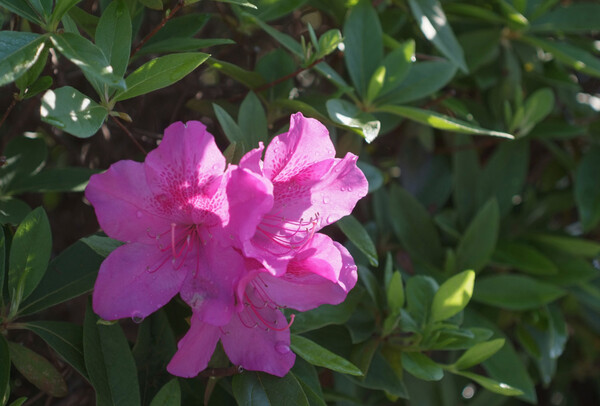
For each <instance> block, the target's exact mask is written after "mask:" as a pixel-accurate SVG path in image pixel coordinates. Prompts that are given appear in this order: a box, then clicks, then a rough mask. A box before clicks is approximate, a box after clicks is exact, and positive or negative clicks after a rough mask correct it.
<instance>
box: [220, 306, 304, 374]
mask: <svg viewBox="0 0 600 406" xmlns="http://www.w3.org/2000/svg"><path fill="white" fill-rule="evenodd" d="M257 311H258V312H260V317H261V318H263V319H264V320H268V321H269V323H270V324H276V325H278V326H285V325H287V320H286V319H285V317H284V316H283V314H282V313H281V312H280V311H279V310H274V309H270V308H268V307H267V308H264V309H259V310H257ZM254 321H256V322H257V324H256V325H254V326H253V325H252V324H249V323H252V322H254ZM275 322H277V323H275ZM221 342H222V343H223V348H224V349H225V352H226V353H227V356H228V357H229V359H230V360H231V362H232V363H233V364H235V365H241V366H242V367H243V368H244V369H248V370H251V371H263V372H267V373H269V374H272V375H277V376H280V377H281V376H284V375H285V374H287V373H288V372H289V370H290V369H291V368H292V366H293V365H294V362H295V361H296V355H295V354H294V353H293V352H292V351H291V350H290V330H289V329H284V330H282V331H276V330H272V329H270V328H268V327H266V326H265V325H264V324H262V322H261V321H260V320H258V318H257V316H256V314H255V313H254V312H253V311H252V310H251V309H250V308H246V309H245V310H244V311H243V312H241V313H237V314H236V315H235V316H234V317H232V318H231V322H230V323H229V324H228V325H227V326H224V327H222V334H221Z"/></svg>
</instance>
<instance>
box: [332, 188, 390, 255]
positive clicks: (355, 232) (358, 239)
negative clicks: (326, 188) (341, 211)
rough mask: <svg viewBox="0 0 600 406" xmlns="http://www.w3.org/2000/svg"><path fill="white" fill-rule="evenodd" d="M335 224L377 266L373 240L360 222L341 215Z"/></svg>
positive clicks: (350, 216) (352, 217)
mask: <svg viewBox="0 0 600 406" xmlns="http://www.w3.org/2000/svg"><path fill="white" fill-rule="evenodd" d="M323 199H326V197H325V196H324V197H323ZM336 224H337V225H338V227H339V228H340V230H342V232H343V233H344V234H345V235H346V237H348V239H349V240H350V241H352V243H353V244H354V245H356V247H357V248H358V249H359V250H361V252H362V253H363V254H365V255H366V256H367V258H368V259H369V262H370V263H371V265H373V266H379V259H378V258H377V250H376V248H375V244H374V243H373V240H371V237H370V236H369V233H368V232H367V230H365V228H364V227H363V226H362V224H360V222H359V221H358V220H357V219H356V218H355V217H354V216H352V215H348V216H346V217H343V218H341V219H340V220H338V222H337V223H336Z"/></svg>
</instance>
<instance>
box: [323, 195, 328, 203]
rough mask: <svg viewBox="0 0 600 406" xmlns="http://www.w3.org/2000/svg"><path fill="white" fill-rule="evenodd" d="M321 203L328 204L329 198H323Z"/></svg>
mask: <svg viewBox="0 0 600 406" xmlns="http://www.w3.org/2000/svg"><path fill="white" fill-rule="evenodd" d="M323 203H325V204H327V203H329V198H328V197H327V196H323Z"/></svg>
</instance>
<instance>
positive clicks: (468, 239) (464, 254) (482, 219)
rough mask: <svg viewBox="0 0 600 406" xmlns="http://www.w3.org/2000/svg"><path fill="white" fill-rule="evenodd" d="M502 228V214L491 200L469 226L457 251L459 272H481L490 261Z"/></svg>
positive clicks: (494, 201)
mask: <svg viewBox="0 0 600 406" xmlns="http://www.w3.org/2000/svg"><path fill="white" fill-rule="evenodd" d="M499 228H500V213H499V209H498V203H497V202H496V200H495V199H491V200H489V201H488V202H487V203H486V204H485V205H484V206H483V207H482V208H481V209H480V210H479V212H477V215H476V216H475V217H474V218H473V220H472V221H471V224H469V227H468V228H467V229H466V231H465V233H464V234H463V236H462V238H461V239H460V242H459V243H458V247H457V249H456V268H457V269H458V270H459V271H462V270H464V269H473V270H475V271H480V270H481V269H482V268H483V267H484V266H485V265H486V264H487V263H488V262H489V260H490V257H491V256H492V253H493V252H494V249H495V248H496V241H497V240H498V230H499Z"/></svg>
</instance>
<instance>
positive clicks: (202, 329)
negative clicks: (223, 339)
mask: <svg viewBox="0 0 600 406" xmlns="http://www.w3.org/2000/svg"><path fill="white" fill-rule="evenodd" d="M191 324H192V325H191V326H190V329H189V331H188V332H187V334H186V335H185V336H184V337H183V338H182V339H181V340H180V341H179V343H178V344H177V348H178V349H177V352H176V353H175V355H174V356H173V358H172V359H171V362H169V365H167V371H169V373H171V374H173V375H177V376H182V377H184V378H192V377H194V376H196V375H198V373H199V372H200V371H202V370H204V369H206V367H207V366H208V362H209V361H210V358H211V356H212V354H213V352H214V351H215V347H216V345H217V342H218V341H219V335H220V330H219V327H214V326H211V325H209V324H206V323H203V322H202V321H200V320H198V319H196V317H192V320H191Z"/></svg>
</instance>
